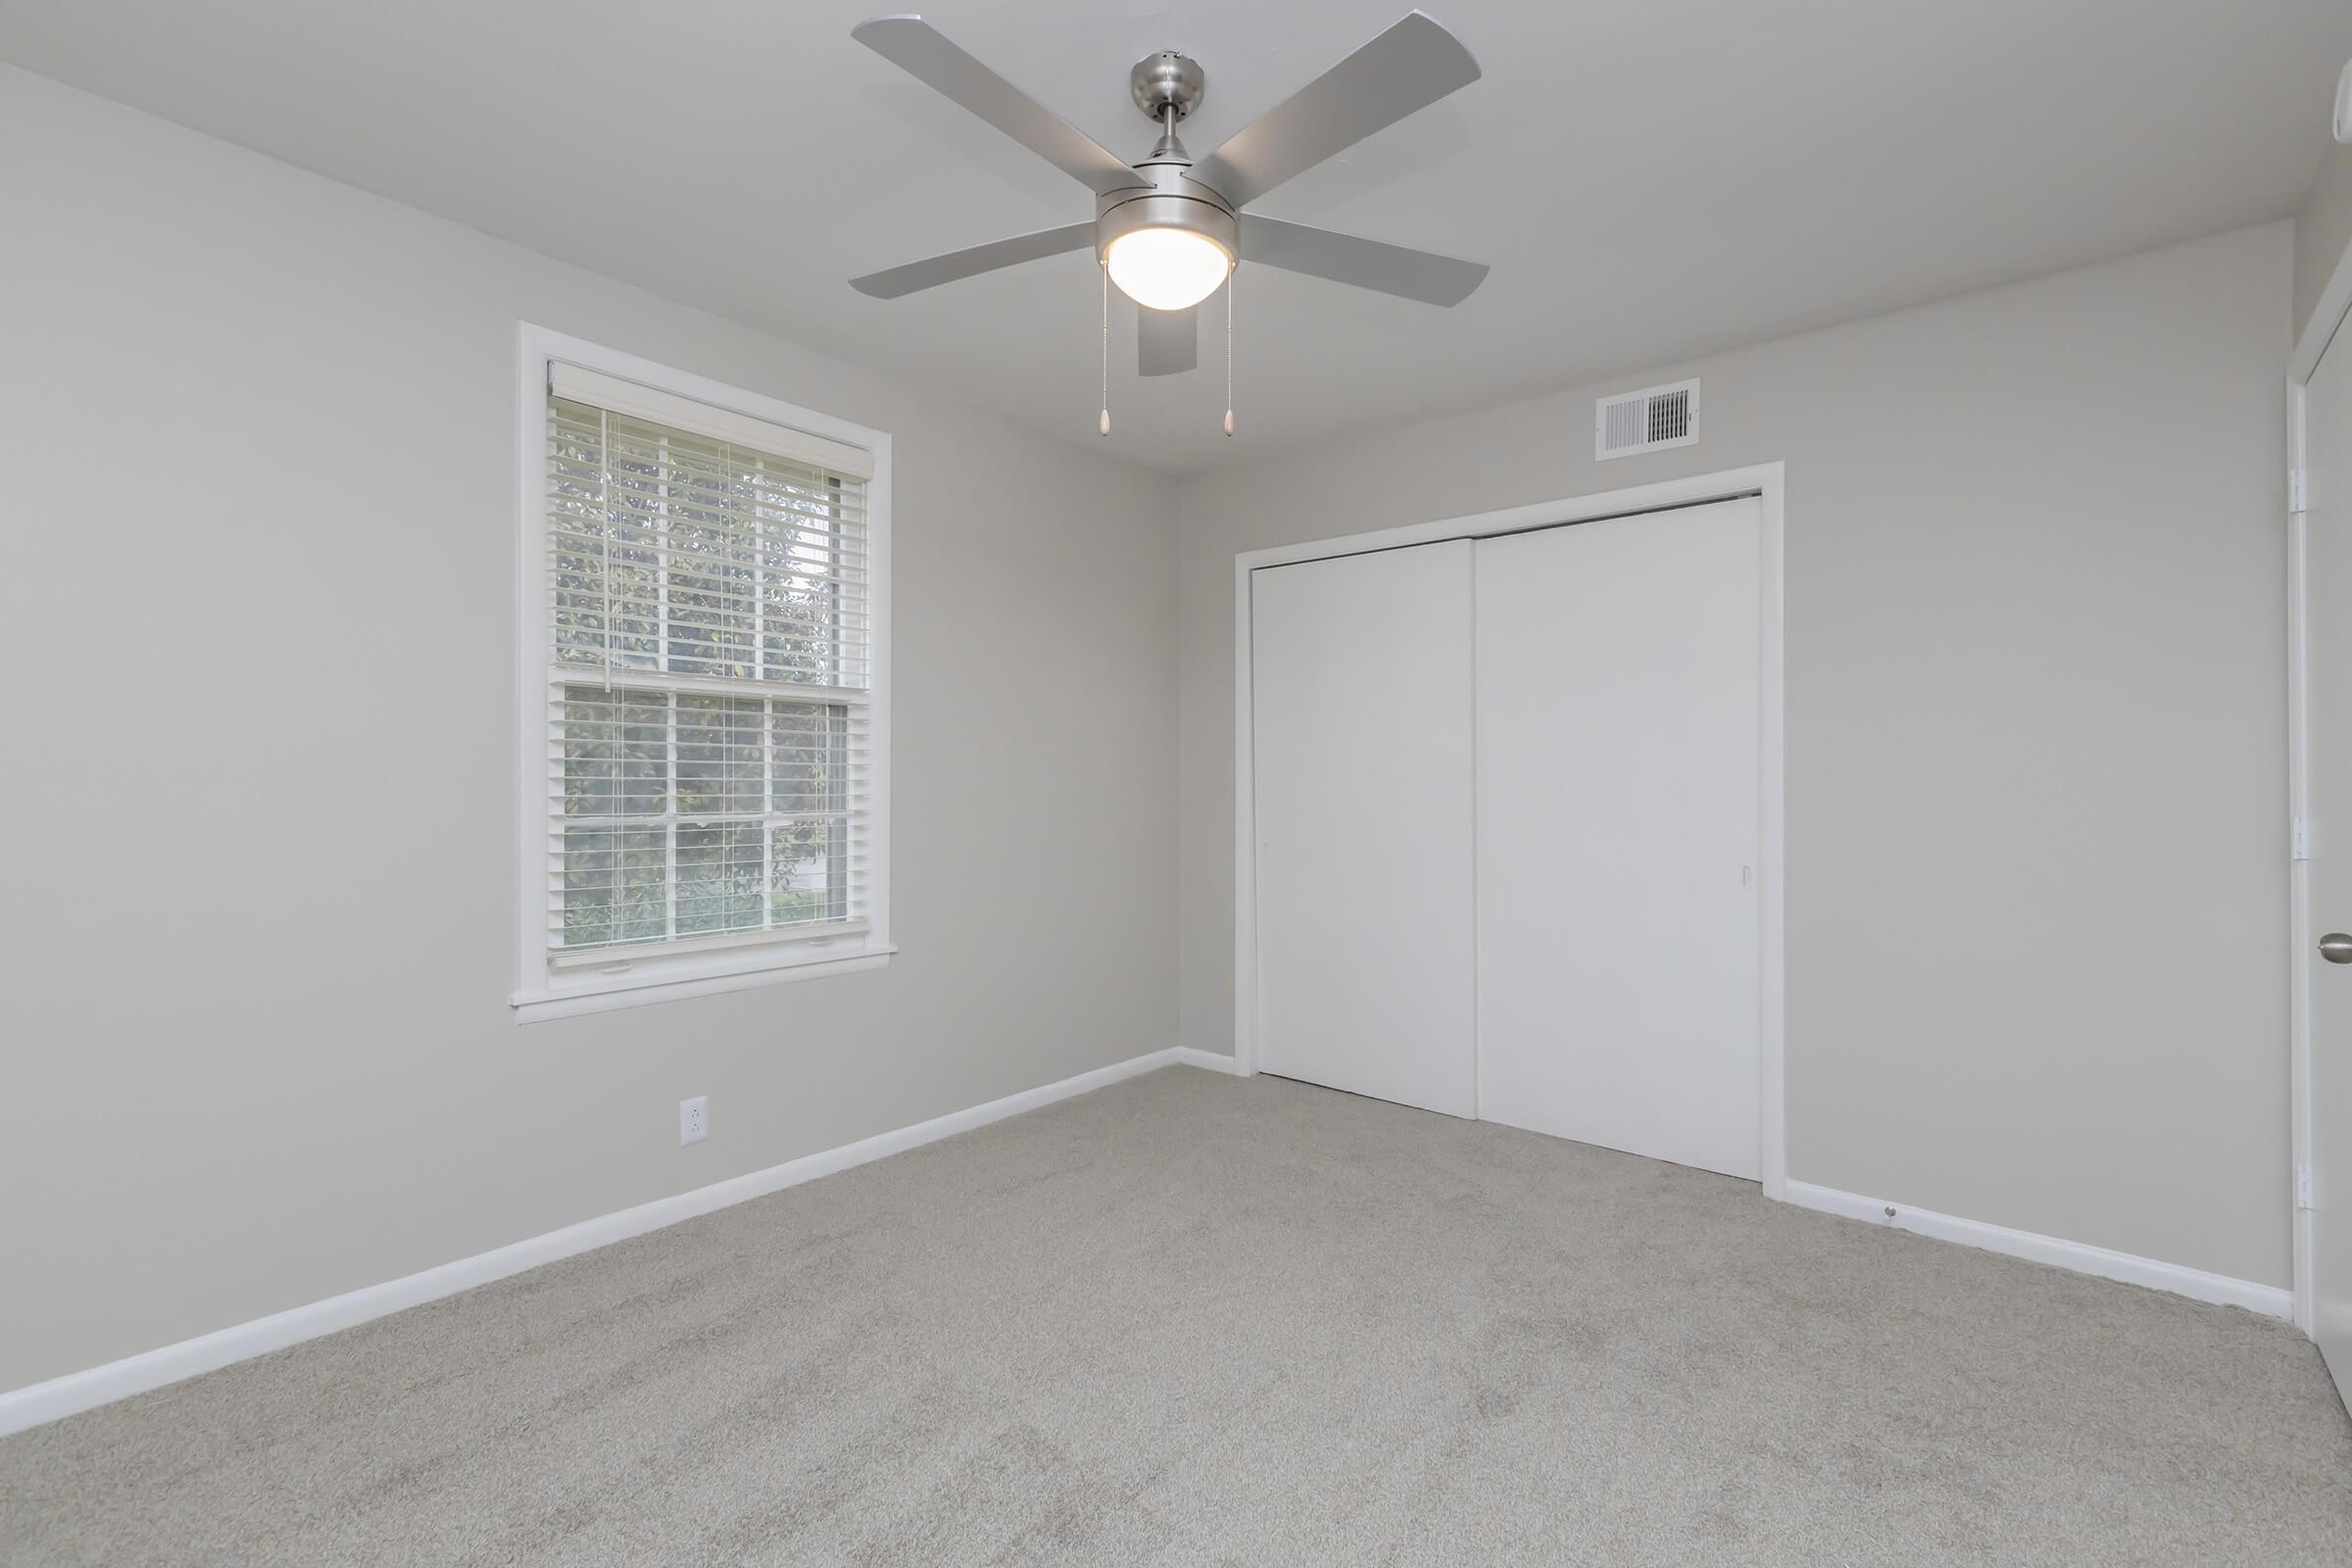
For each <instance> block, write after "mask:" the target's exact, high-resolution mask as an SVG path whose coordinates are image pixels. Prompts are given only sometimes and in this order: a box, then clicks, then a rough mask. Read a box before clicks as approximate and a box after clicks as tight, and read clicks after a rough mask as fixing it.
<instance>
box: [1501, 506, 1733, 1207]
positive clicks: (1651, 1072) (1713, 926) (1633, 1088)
mask: <svg viewBox="0 0 2352 1568" xmlns="http://www.w3.org/2000/svg"><path fill="white" fill-rule="evenodd" d="M1760 532H1761V530H1760V511H1759V508H1758V505H1757V503H1756V502H1754V501H1752V500H1747V501H1730V502H1721V503H1717V504H1714V505H1711V506H1704V507H1691V508H1687V509H1683V510H1680V511H1674V512H1661V513H1650V514H1646V515H1642V516H1635V517H1621V518H1612V519H1610V520H1607V521H1603V522H1589V523H1580V524H1578V525H1576V526H1574V527H1567V528H1552V529H1546V530H1544V531H1542V532H1538V533H1526V534H1515V535H1510V536H1507V537H1503V538H1497V539H1487V540H1481V541H1480V542H1479V544H1478V546H1477V593H1478V614H1477V627H1478V635H1477V642H1478V700H1477V709H1478V740H1477V758H1478V765H1477V774H1478V900H1477V902H1478V952H1479V957H1478V1005H1479V1019H1478V1040H1479V1047H1478V1065H1479V1079H1478V1104H1479V1111H1478V1113H1479V1115H1480V1116H1482V1117H1484V1118H1485V1119H1487V1120H1490V1121H1500V1122H1507V1123H1510V1124H1511V1125H1513V1126H1518V1127H1529V1128H1534V1129H1535V1130H1537V1131H1539V1132H1545V1133H1551V1134H1553V1135H1555V1136H1558V1137H1562V1138H1573V1139H1576V1140H1578V1141H1579V1142H1582V1143H1589V1144H1599V1145H1602V1146H1605V1147H1607V1148H1610V1149H1622V1150H1628V1151H1630V1152H1634V1153H1638V1154H1648V1155H1651V1156H1653V1157H1655V1158H1659V1159H1668V1160H1673V1161H1675V1162H1676V1163H1678V1164H1684V1165H1696V1166H1700V1167H1702V1168H1704V1169H1707V1170H1716V1171H1722V1172H1724V1173H1726V1174H1727V1175H1733V1176H1743V1177H1747V1178H1750V1179H1753V1178H1755V1177H1756V1176H1757V1174H1758V1167H1759V1161H1760V1156H1759V1153H1758V1149H1757V1144H1758V1134H1757V1125H1758V1120H1759V1116H1758V1103H1759V1096H1760V1093H1761V1091H1760V1088H1759V1084H1758V1050H1759V1044H1758V1043H1759V1038H1760V1036H1759V1024H1758V1018H1759V1012H1758V1005H1757V971H1758V962H1759V956H1758V946H1757V944H1758V907H1757V896H1756V889H1755V867H1756V863H1757V858H1758V845H1759V843H1760V829H1759V825H1758V793H1757V791H1758V786H1757V761H1756V759H1757V727H1758V723H1759V716H1758V715H1759V696H1758V685H1757V675H1758V664H1759V657H1758V651H1757V629H1758V627H1757V621H1758V609H1757V601H1758V571H1759V561H1760V555H1759V551H1760Z"/></svg>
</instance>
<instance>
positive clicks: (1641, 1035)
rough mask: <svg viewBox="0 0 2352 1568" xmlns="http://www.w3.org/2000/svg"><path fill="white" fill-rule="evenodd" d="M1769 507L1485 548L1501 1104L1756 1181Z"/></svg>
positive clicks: (1492, 939) (1483, 675)
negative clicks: (1760, 742) (1762, 592)
mask: <svg viewBox="0 0 2352 1568" xmlns="http://www.w3.org/2000/svg"><path fill="white" fill-rule="evenodd" d="M1761 522H1762V512H1761V508H1760V506H1759V504H1758V503H1757V502H1755V501H1754V500H1741V501H1726V502H1718V503H1715V504H1712V505H1709V506H1703V507H1690V508H1685V509H1683V510H1680V511H1673V512H1661V513H1651V514H1647V515H1642V516H1634V517H1618V518H1612V519H1609V520H1607V521H1602V522H1588V523H1580V524H1577V525H1576V526H1574V527H1566V528H1549V529H1545V530H1543V531H1541V532H1536V533H1524V534H1513V535H1509V536H1505V537H1502V538H1496V539H1485V540H1481V541H1479V544H1478V547H1477V573H1476V576H1477V593H1478V613H1477V625H1478V738H1477V754H1478V765H1477V778H1478V996H1479V1021H1478V1043H1479V1044H1478V1064H1479V1065H1478V1107H1479V1108H1478V1113H1479V1115H1480V1116H1481V1117H1482V1118H1484V1119H1486V1120H1489V1121H1500V1122H1508V1123H1510V1124H1511V1125H1513V1126H1516V1127H1528V1128H1533V1129H1535V1130H1536V1131H1539V1132H1545V1133H1551V1134H1553V1135H1555V1136H1557V1137H1561V1138H1573V1139H1576V1140H1577V1141H1579V1142H1581V1143H1588V1144H1599V1145H1602V1146H1604V1147H1606V1148H1609V1149H1622V1150H1626V1151H1629V1152H1633V1153H1637V1154H1647V1155H1650V1156H1652V1157H1654V1158H1658V1159H1667V1160H1673V1161H1675V1162H1676V1163H1678V1164H1684V1165H1696V1166H1699V1167H1701V1168H1703V1169H1706V1170H1714V1171H1722V1172H1723V1173H1725V1174H1726V1175H1731V1176H1740V1177H1745V1178H1747V1179H1749V1180H1755V1179H1756V1178H1757V1177H1758V1175H1759V1170H1760V1165H1761V1154H1760V1152H1759V1150H1758V1144H1759V1133H1758V1123H1759V1120H1760V1117H1759V1104H1760V1100H1761V1094H1762V1089H1761V1085H1760V1082H1759V1076H1758V1075H1759V1051H1760V1044H1759V1042H1760V1039H1761V1035H1760V1023H1759V1018H1760V1011H1759V1002H1758V988H1757V976H1758V969H1759V963H1760V956H1759V950H1758V933H1759V926H1758V899H1757V892H1756V885H1755V873H1756V867H1757V861H1758V849H1759V845H1760V843H1761V828H1760V823H1759V784H1758V777H1757V755H1758V753H1757V729H1758V725H1759V723H1760V716H1759V715H1760V711H1761V708H1760V696H1759V688H1758V674H1759V665H1760V656H1759V652H1758V646H1757V637H1758V616H1759V609H1758V591H1759V571H1760V560H1761V548H1762V546H1761V532H1762V528H1761ZM2347 918H2352V915H2348V916H2347ZM2347 978H2352V975H2348V976H2347ZM2348 991H2352V988H2348Z"/></svg>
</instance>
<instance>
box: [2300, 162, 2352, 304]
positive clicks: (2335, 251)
mask: <svg viewBox="0 0 2352 1568" xmlns="http://www.w3.org/2000/svg"><path fill="white" fill-rule="evenodd" d="M2347 250H2352V147H2340V146H2330V147H2329V148H2328V149H2327V159H2326V161H2324V162H2323V163H2322V164H2321V165H2320V172H2319V173H2318V174H2317V175H2316V176H2315V177H2314V178H2313V179H2312V182H2311V190H2310V191H2309V193H2308V194H2306V195H2305V196H2304V198H2303V208H2302V211H2300V212H2298V213H2297V214H2296V215H2295V302H2294V313H2295V314H2294V322H2295V335H2296V336H2297V337H2300V336H2302V334H2303V328H2304V327H2305V326H2306V325H2307V324H2309V322H2310V320H2311V312H2312V308H2313V307H2314V306H2316V305H2318V304H2319V303H2320V295H2321V294H2322V292H2324V291H2325V290H2326V289H2327V280H2328V279H2329V278H2331V277H2333V276H2334V275H2335V267H2336V263H2337V262H2339V261H2340V260H2342V258H2343V255H2344V252H2346V251H2347Z"/></svg>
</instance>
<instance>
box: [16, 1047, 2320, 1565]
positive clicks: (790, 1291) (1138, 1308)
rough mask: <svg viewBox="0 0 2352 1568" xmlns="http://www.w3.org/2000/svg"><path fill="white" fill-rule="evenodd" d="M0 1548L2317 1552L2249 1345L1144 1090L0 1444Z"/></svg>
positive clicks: (2298, 1472)
mask: <svg viewBox="0 0 2352 1568" xmlns="http://www.w3.org/2000/svg"><path fill="white" fill-rule="evenodd" d="M0 1560H4V1561H6V1562H8V1563H11V1564H16V1563H27V1564H32V1563H37V1564H52V1563H82V1562H89V1563H98V1562H103V1563H110V1564H111V1563H143V1562H156V1563H166V1562H169V1563H189V1562H221V1563H252V1562H283V1563H304V1564H310V1563H363V1562H365V1563H378V1562H400V1563H713V1564H718V1563H725V1564H734V1563H874V1564H892V1565H901V1564H923V1563H935V1562H937V1563H1049V1562H1054V1563H1117V1564H1153V1565H1159V1564H1191V1563H1232V1564H1252V1565H1254V1564H1293V1563H1299V1564H1305V1563H1335V1564H1349V1565H1357V1564H1376V1563H1397V1564H1418V1563H1436V1564H1465V1565H1469V1564H1475V1565H1480V1568H1488V1565H1494V1564H1501V1563H1544V1564H1567V1563H1593V1564H1611V1565H1614V1564H1647V1563H1658V1564H1669V1563H1671V1564H1677V1565H1691V1564H1717V1563H1723V1564H1729V1563H1740V1564H1747V1563H1788V1564H1805V1565H1808V1568H1821V1565H1830V1564H1880V1563H2051V1564H2061V1563H2063V1564H2070V1565H2072V1564H2100V1563H2113V1564H2134V1565H2147V1564H2159V1563H2184V1564H2188V1563H2193V1564H2198V1565H2201V1568H2212V1565H2217V1564H2229V1563H2249V1564H2252V1563H2260V1564H2278V1565H2284V1564H2318V1563H2347V1562H2352V1423H2348V1422H2347V1421H2346V1419H2345V1415H2344V1411H2343V1409H2342V1407H2341V1406H2340V1405H2339V1404H2338V1403H2337V1402H2336V1398H2335V1396H2334V1394H2333V1392H2332V1391H2331V1390H2330V1388H2329V1386H2328V1383H2327V1377H2326V1375H2325V1374H2324V1373H2323V1371H2322V1370H2321V1366H2320V1361H2319V1356H2318V1354H2317V1352H2316V1351H2315V1350H2314V1349H2313V1348H2312V1347H2311V1346H2310V1345H2309V1344H2308V1343H2307V1342H2305V1341H2304V1340H2303V1339H2301V1338H2300V1337H2299V1336H2297V1335H2296V1334H2295V1333H2294V1332H2293V1331H2292V1330H2291V1329H2289V1328H2287V1327H2286V1326H2285V1325H2283V1324H2279V1323H2275V1322H2271V1321H2268V1320H2266V1319H2262V1318H2258V1317H2254V1316H2251V1315H2249V1314H2247V1313H2244V1312H2241V1311H2236V1310H2233V1309H2229V1308H2225V1307H2213V1306H2203V1305H2199V1304H2196V1303H2194V1302H2190V1301H2185V1300H2181V1299H2176V1298H2173V1297H2169V1296H2162V1295H2158V1294H2156V1293H2153V1292H2149V1291H2142V1290H2137V1289H2134V1288H2132V1287H2131V1286H2125V1285H2115V1284H2111V1283H2107V1282H2103V1281H2099V1280H2091V1279H2084V1278H2082V1277H2079V1276H2076V1275H2072V1274H2066V1273H2061V1272H2058V1271H2056V1270H2053V1269H2045V1268H2040V1267H2036V1266H2034V1265H2033V1264H2028V1263H2021V1262H2017V1261H2015V1260H2012V1259H2008V1258H2001V1257H1995V1256H1991V1255H1989V1254H1987V1253H1984V1252H1975V1251H1970V1250H1966V1249H1963V1248H1958V1247H1951V1246H1946V1245H1944V1244H1941V1243H1936V1242H1931V1241H1926V1240H1922V1239H1919V1238H1916V1237H1911V1236H1906V1235H1902V1234H1900V1233H1897V1232H1891V1231H1886V1230H1880V1229H1877V1228H1874V1227H1870V1226H1866V1225H1860V1224H1855V1223H1851V1222H1848V1221H1844V1220H1837V1219H1831V1218H1828V1217H1826V1216H1823V1215H1818V1214H1812V1213H1806V1212H1802V1211H1799V1210H1797V1209H1793V1208H1788V1207H1784V1206H1781V1205H1778V1204H1774V1203H1769V1202H1766V1201H1764V1200H1763V1199H1762V1198H1761V1197H1759V1196H1758V1195H1757V1193H1756V1191H1755V1189H1753V1188H1752V1187H1749V1186H1746V1185H1743V1184H1741V1183H1738V1182H1732V1181H1727V1180H1724V1179H1722V1178H1719V1177H1714V1176H1704V1175H1699V1174H1696V1173H1694V1172H1691V1171H1688V1170H1683V1169H1680V1168H1677V1167H1674V1166H1668V1165H1659V1164H1656V1163H1653V1162H1651V1161H1649V1160H1644V1159H1637V1158H1633V1157H1631V1156H1628V1155H1624V1154H1614V1153H1607V1152H1600V1151H1596V1150H1593V1149H1589V1148H1585V1147H1582V1146H1579V1145H1574V1144H1565V1143H1559V1142H1555V1141H1553V1140H1550V1139H1546V1138H1542V1137H1538V1136H1536V1135H1534V1134H1529V1133H1520V1132H1514V1131H1511V1130H1508V1129H1505V1128H1500V1127H1493V1126H1480V1125H1476V1124H1472V1123H1466V1122H1458V1121H1452V1120H1448V1119H1447V1118H1446V1117H1442V1116H1435V1115H1428V1114H1424V1113H1421V1112H1417V1111H1411V1110H1404V1109H1399V1108H1397V1107H1396V1106H1391V1105H1384V1104H1381V1103H1376V1102H1372V1101H1366V1100H1358V1099H1354V1098H1351V1097H1349V1096H1346V1095H1339V1094H1333V1093H1329V1092H1327V1091H1323V1090H1317V1089H1310V1088H1306V1087H1303V1086H1300V1085H1296V1084H1289V1083H1283V1082H1280V1081H1278V1080H1272V1079H1259V1080H1255V1081H1250V1082H1242V1081H1236V1080H1233V1079H1227V1078H1221V1077H1216V1076H1213V1075H1211V1074H1208V1073H1204V1072H1200V1071H1197V1070H1194V1069H1191V1068H1175V1069H1171V1070H1168V1071H1165V1072H1161V1073H1157V1074H1154V1075H1152V1076H1151V1077H1149V1078H1144V1079H1139V1080H1136V1081H1134V1082H1132V1083H1128V1084H1123V1085H1120V1086H1118V1087H1116V1088H1113V1089H1108V1090H1104V1091H1103V1092H1102V1093H1100V1094H1096V1095H1092V1096H1089V1097H1087V1098H1085V1099H1083V1100H1078V1101H1073V1102H1070V1103H1065V1104H1061V1105H1057V1106H1054V1107H1053V1108H1050V1109H1047V1110H1043V1111H1040V1112H1037V1113H1035V1114H1033V1115H1029V1116H1024V1117H1020V1118H1017V1119H1015V1120H1013V1121H1009V1122H1005V1123H1001V1124H999V1125H997V1126H995V1127H991V1128H988V1129H985V1130H983V1131H981V1132H978V1133H974V1134H972V1135H970V1136H968V1137H964V1138H960V1139H956V1140H955V1141H953V1142H951V1143H947V1144H942V1145H937V1146H934V1147H932V1148H929V1149H924V1150H919V1151H916V1152H912V1153H907V1154H902V1155H899V1156H898V1157H896V1158H893V1159H889V1160H885V1161H883V1162H881V1163H879V1164H875V1165H869V1166H866V1167H864V1168H862V1169H859V1170H856V1171H852V1172H849V1173H847V1174H844V1175H840V1176H836V1177H833V1178H831V1179H829V1180H826V1181H821V1182H817V1183H814V1184H811V1185H809V1186H807V1187H802V1188H797V1189H795V1190H793V1191H791V1192H788V1193H782V1194H778V1195H777V1196H775V1197H773V1198H768V1199H763V1200H760V1201H757V1202H753V1203H747V1204H744V1205H742V1206H740V1207H737V1208H733V1209H729V1210H727V1211H725V1212H723V1213H720V1214H715V1215H712V1216H710V1217H709V1218H706V1219H702V1220H697V1221H694V1222H692V1223H690V1224H687V1225H682V1226H679V1227H676V1228H675V1229H672V1230H667V1231H663V1232H661V1233H660V1234H658V1235H653V1236H648V1237H643V1238H640V1239H639V1240H636V1241H632V1242H628V1243H624V1244H622V1245H620V1246H617V1247H613V1248H610V1249H608V1250H604V1251H601V1252H593V1253H589V1254H587V1255H585V1256H581V1257H576V1258H572V1259H570V1260H568V1261H565V1262H563V1263H559V1264H555V1265H552V1266H550V1267H547V1268H543V1269H539V1270H537V1271H535V1272H533V1273H530V1274H526V1275H522V1276H519V1277H517V1278H515V1279H513V1280H509V1281H506V1282H503V1283H501V1284H497V1285H492V1286H488V1287H486V1288H484V1289H482V1290H478V1291H475V1292H473V1293H471V1294H469V1295H466V1296H464V1297H460V1298H457V1299H452V1300H448V1301H443V1302H439V1303H437V1304H434V1305H431V1306H425V1307H420V1308H417V1310H414V1311H411V1312H406V1313H403V1314H401V1315H399V1316H397V1317H393V1318H387V1319H384V1320H382V1321H380V1322H376V1323H372V1324H369V1325H367V1326H365V1327H362V1328H358V1329H354V1330H352V1331H350V1332H348V1333H345V1334H340V1335H337V1336H335V1337H334V1338H332V1339H327V1340H321V1341H319V1342H316V1343H313V1344H310V1345H305V1346H300V1347H297V1348H293V1349H290V1350H285V1351H281V1352H280V1353H278V1354H276V1355H272V1356H270V1357H267V1358H265V1359H263V1360H260V1361H254V1362H248V1363H246V1364H244V1365H241V1366H236V1367H231V1368H228V1369H226V1370H224V1371H221V1372H218V1373H215V1374H213V1375H211V1376H209V1377H205V1378H201V1379H198V1380H196V1381H194V1382H191V1383H186V1384H182V1385H180V1386H178V1387H176V1388H172V1389H166V1390H162V1391H159V1392H157V1393H155V1394H152V1395H148V1396H145V1397H141V1398H138V1399H134V1400H131V1401H128V1402H126V1403H123V1404H120V1405H116V1406H113V1407H111V1408H108V1409H104V1410H98V1411H93V1412H91V1413H89V1414H87V1415H83V1416H78V1417H75V1418H74V1419H73V1420H70V1421H65V1422H61V1423H58V1424H56V1425H54V1426H50V1427H46V1428H41V1429H38V1430H35V1431H33V1432H29V1433H25V1434H23V1435H20V1436H18V1437H15V1438H11V1439H8V1440H6V1441H4V1442H0Z"/></svg>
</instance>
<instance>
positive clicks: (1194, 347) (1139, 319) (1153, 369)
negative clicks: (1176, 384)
mask: <svg viewBox="0 0 2352 1568" xmlns="http://www.w3.org/2000/svg"><path fill="white" fill-rule="evenodd" d="M1135 316H1136V324H1135V368H1136V370H1137V372H1138V373H1139V374H1143V375H1174V374H1176V373H1177V372H1178V371H1180V370H1189V369H1191V368H1193V367H1194V366H1196V365H1199V364H1200V363H1201V307H1200V306H1198V305H1188V306H1186V307H1185V308H1184V309H1183V310H1181V311H1153V310H1147V309H1146V308H1144V307H1143V306H1140V305H1139V306H1137V307H1136V308H1135Z"/></svg>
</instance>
